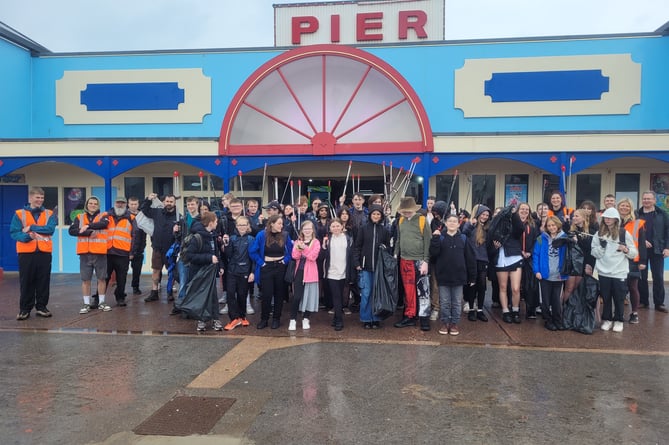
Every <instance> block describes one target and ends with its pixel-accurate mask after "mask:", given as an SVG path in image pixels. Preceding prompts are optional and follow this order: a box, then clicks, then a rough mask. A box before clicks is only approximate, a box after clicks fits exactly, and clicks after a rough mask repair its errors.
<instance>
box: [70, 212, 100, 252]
mask: <svg viewBox="0 0 669 445" xmlns="http://www.w3.org/2000/svg"><path fill="white" fill-rule="evenodd" d="M101 217H102V213H98V216H96V217H95V218H94V219H93V221H89V220H88V213H86V212H84V213H80V214H79V215H77V218H79V227H83V226H85V225H89V224H90V223H91V222H98V221H100V219H101ZM82 253H95V254H106V253H107V231H106V230H94V231H93V233H92V234H91V236H78V237H77V255H81V254H82Z"/></svg>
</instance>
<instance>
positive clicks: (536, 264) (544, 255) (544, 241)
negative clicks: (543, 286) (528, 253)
mask: <svg viewBox="0 0 669 445" xmlns="http://www.w3.org/2000/svg"><path fill="white" fill-rule="evenodd" d="M566 236H567V235H566V234H565V233H564V232H560V233H559V234H558V238H565V237H566ZM550 244H551V239H550V236H549V235H548V234H547V233H546V232H542V233H541V235H539V236H538V237H537V242H536V243H534V252H533V253H532V269H533V270H534V273H535V274H536V273H537V272H539V273H540V274H541V279H542V280H546V279H548V277H549V276H550V271H549V270H548V262H549V259H548V249H549V247H550ZM566 249H567V248H566V246H564V245H563V246H562V247H559V248H558V255H559V261H558V271H560V270H562V264H564V254H565V251H566ZM566 279H567V275H562V274H560V280H566Z"/></svg>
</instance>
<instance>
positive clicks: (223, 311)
mask: <svg viewBox="0 0 669 445" xmlns="http://www.w3.org/2000/svg"><path fill="white" fill-rule="evenodd" d="M218 313H219V314H221V315H224V314H227V313H228V305H227V304H224V305H223V309H221V310H220V311H218Z"/></svg>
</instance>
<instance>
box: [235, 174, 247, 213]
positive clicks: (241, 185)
mask: <svg viewBox="0 0 669 445" xmlns="http://www.w3.org/2000/svg"><path fill="white" fill-rule="evenodd" d="M237 175H239V191H240V192H241V194H242V205H243V206H244V207H245V208H246V204H245V203H244V181H242V171H241V170H239V171H238V172H237Z"/></svg>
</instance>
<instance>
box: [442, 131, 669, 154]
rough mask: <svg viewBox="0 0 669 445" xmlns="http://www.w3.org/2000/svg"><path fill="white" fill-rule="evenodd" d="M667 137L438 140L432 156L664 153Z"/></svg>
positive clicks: (532, 136)
mask: <svg viewBox="0 0 669 445" xmlns="http://www.w3.org/2000/svg"><path fill="white" fill-rule="evenodd" d="M667 147H669V134H667V133H648V134H570V135H555V134H549V135H531V136H521V135H510V136H503V135H495V136H438V137H435V139H434V151H435V153H509V152H512V153H513V152H516V153H554V152H562V151H578V150H583V151H593V150H594V151H596V150H606V151H637V150H639V149H640V148H642V149H643V150H644V151H646V152H648V151H666V150H667Z"/></svg>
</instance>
